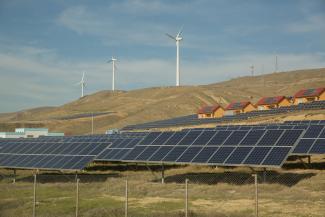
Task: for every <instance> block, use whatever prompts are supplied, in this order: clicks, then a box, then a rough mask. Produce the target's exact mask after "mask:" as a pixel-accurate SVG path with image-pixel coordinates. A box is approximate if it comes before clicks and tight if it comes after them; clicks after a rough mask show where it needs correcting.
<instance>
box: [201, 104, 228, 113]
mask: <svg viewBox="0 0 325 217" xmlns="http://www.w3.org/2000/svg"><path fill="white" fill-rule="evenodd" d="M218 108H222V107H221V106H220V105H209V106H203V107H201V108H200V109H199V110H198V112H197V113H198V114H211V113H213V112H215V111H216V110H217V109H218Z"/></svg>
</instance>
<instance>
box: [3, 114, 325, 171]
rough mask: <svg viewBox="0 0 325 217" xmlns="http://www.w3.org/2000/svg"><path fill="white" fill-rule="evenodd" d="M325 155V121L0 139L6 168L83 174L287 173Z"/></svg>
mask: <svg viewBox="0 0 325 217" xmlns="http://www.w3.org/2000/svg"><path fill="white" fill-rule="evenodd" d="M313 154H325V121H324V120H322V121H290V122H285V123H283V124H261V125H224V126H216V127H215V128H197V129H184V130H182V131H177V132H174V131H167V132H150V133H149V132H122V133H120V134H113V135H92V136H74V137H41V138H38V139H0V167H4V168H26V169H47V170H80V169H83V168H85V167H86V166H87V165H88V164H89V163H90V162H92V161H94V160H95V161H121V162H147V163H173V164H174V163H176V164H204V165H221V166H251V167H281V166H282V164H283V163H284V162H285V160H286V159H287V156H289V155H313Z"/></svg>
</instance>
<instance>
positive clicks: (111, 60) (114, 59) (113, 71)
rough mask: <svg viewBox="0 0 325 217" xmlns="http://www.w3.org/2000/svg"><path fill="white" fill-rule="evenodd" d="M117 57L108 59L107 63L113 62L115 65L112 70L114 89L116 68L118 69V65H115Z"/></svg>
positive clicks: (113, 87)
mask: <svg viewBox="0 0 325 217" xmlns="http://www.w3.org/2000/svg"><path fill="white" fill-rule="evenodd" d="M116 60H117V59H116V58H114V57H112V59H110V60H108V61H107V63H110V62H111V63H112V67H113V70H112V73H113V74H112V91H114V90H115V69H116V66H115V61H116Z"/></svg>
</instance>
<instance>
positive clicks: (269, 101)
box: [256, 96, 286, 105]
mask: <svg viewBox="0 0 325 217" xmlns="http://www.w3.org/2000/svg"><path fill="white" fill-rule="evenodd" d="M285 98H286V97H285V96H274V97H263V98H261V99H260V100H259V101H258V102H257V103H256V105H272V104H279V103H280V102H281V101H282V100H284V99H285Z"/></svg>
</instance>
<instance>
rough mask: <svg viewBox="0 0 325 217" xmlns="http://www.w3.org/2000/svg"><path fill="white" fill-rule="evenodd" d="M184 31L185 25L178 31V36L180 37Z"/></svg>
mask: <svg viewBox="0 0 325 217" xmlns="http://www.w3.org/2000/svg"><path fill="white" fill-rule="evenodd" d="M182 32H183V26H182V27H181V28H180V29H179V31H178V33H177V37H179V36H180V35H181V34H182Z"/></svg>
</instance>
